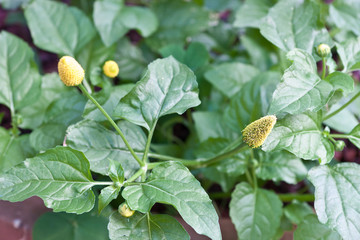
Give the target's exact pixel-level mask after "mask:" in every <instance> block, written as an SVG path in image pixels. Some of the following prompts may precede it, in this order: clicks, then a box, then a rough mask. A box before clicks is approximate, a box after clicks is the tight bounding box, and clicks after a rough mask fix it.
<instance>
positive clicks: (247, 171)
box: [245, 169, 254, 187]
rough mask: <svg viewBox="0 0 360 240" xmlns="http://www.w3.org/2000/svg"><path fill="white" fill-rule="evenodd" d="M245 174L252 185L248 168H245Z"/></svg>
mask: <svg viewBox="0 0 360 240" xmlns="http://www.w3.org/2000/svg"><path fill="white" fill-rule="evenodd" d="M245 176H246V179H247V181H248V182H249V183H250V185H251V186H253V187H254V182H253V180H252V177H251V175H250V173H249V170H248V169H246V171H245Z"/></svg>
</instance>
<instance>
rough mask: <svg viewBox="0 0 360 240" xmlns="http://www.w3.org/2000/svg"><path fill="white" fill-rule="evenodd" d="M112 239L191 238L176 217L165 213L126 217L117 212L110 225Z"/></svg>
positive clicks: (111, 218)
mask: <svg viewBox="0 0 360 240" xmlns="http://www.w3.org/2000/svg"><path fill="white" fill-rule="evenodd" d="M108 229H109V236H110V239H111V240H152V239H163V240H189V239H190V237H189V234H188V233H187V232H186V231H185V230H184V228H183V227H182V226H181V224H180V223H179V222H178V221H176V219H175V218H173V217H171V216H169V215H165V214H156V215H155V214H151V213H147V214H141V213H138V212H135V214H134V215H133V216H132V217H130V218H126V217H123V216H121V215H120V214H119V213H117V212H115V213H113V214H112V215H111V216H110V221H109V225H108Z"/></svg>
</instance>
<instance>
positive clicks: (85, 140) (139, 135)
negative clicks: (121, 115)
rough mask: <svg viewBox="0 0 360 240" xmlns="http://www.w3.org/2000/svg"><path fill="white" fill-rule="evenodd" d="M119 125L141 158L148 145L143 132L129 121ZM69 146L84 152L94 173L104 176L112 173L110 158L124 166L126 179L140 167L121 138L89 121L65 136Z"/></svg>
mask: <svg viewBox="0 0 360 240" xmlns="http://www.w3.org/2000/svg"><path fill="white" fill-rule="evenodd" d="M118 126H119V128H120V129H121V130H122V131H123V133H124V135H125V137H126V139H127V141H128V142H129V144H130V145H131V147H132V148H133V149H134V151H136V153H137V154H138V156H139V158H141V157H142V154H143V151H144V149H145V144H146V136H145V134H144V132H143V131H142V130H141V128H139V127H138V126H135V125H133V124H131V123H129V122H126V121H122V122H119V123H118ZM66 144H68V146H70V147H72V148H74V149H77V150H79V151H82V152H83V153H84V154H85V156H86V157H87V158H88V159H89V162H90V169H91V171H93V172H97V173H100V174H102V175H107V174H109V172H108V170H109V164H110V159H111V160H114V161H117V162H119V163H120V164H121V165H122V167H123V168H124V170H125V176H126V177H127V178H128V177H129V176H130V175H131V174H132V173H134V172H135V171H136V170H137V169H138V168H139V165H138V163H137V162H136V161H135V159H134V157H133V156H132V155H131V153H130V151H129V149H128V148H127V147H126V145H125V143H124V142H123V140H122V139H121V137H120V135H118V134H116V132H114V131H111V130H108V129H107V128H105V127H104V126H102V125H101V124H99V123H96V122H93V121H90V120H84V121H81V122H79V123H77V124H75V125H72V126H70V127H69V128H68V130H67V134H66Z"/></svg>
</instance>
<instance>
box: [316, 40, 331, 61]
mask: <svg viewBox="0 0 360 240" xmlns="http://www.w3.org/2000/svg"><path fill="white" fill-rule="evenodd" d="M316 52H317V54H318V55H319V57H321V58H325V57H327V56H328V55H329V54H330V52H331V49H330V47H329V45H327V44H325V43H322V44H320V45H319V46H318V47H317V48H316Z"/></svg>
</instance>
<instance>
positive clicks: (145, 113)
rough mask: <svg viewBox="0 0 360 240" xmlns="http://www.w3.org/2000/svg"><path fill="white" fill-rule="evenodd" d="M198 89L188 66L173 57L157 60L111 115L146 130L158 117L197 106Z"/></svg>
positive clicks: (151, 126)
mask: <svg viewBox="0 0 360 240" xmlns="http://www.w3.org/2000/svg"><path fill="white" fill-rule="evenodd" d="M198 92H199V90H198V85H197V82H196V77H195V75H194V73H193V72H192V71H191V70H190V69H189V68H188V67H187V66H185V65H184V64H181V63H179V62H178V61H176V60H175V59H174V58H173V57H168V58H164V59H158V60H156V61H154V62H152V63H150V64H149V66H148V70H147V71H146V73H145V75H144V76H143V78H142V79H141V80H140V81H139V82H137V84H136V85H135V87H134V88H133V89H132V90H131V91H130V92H129V93H128V94H127V95H126V96H125V97H123V98H122V99H121V100H120V102H119V104H118V105H117V107H116V108H115V112H114V114H113V115H114V116H115V117H121V118H124V119H126V120H128V121H130V122H132V123H135V124H137V125H140V126H143V127H145V128H146V129H148V130H149V129H152V128H154V126H155V125H156V122H157V120H158V119H159V118H160V117H161V116H164V115H168V114H171V113H177V114H182V113H184V112H185V111H186V110H187V109H188V108H191V107H196V106H198V105H199V104H200V100H199V97H198Z"/></svg>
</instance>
